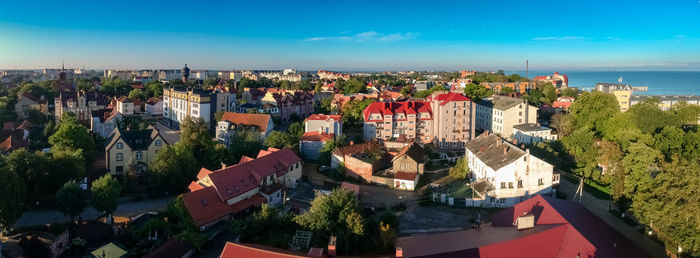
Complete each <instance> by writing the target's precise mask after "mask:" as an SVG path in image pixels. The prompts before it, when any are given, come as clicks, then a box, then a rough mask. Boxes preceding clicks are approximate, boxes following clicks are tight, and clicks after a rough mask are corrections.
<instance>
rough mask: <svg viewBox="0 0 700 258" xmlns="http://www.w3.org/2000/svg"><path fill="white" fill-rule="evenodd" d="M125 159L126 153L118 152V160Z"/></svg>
mask: <svg viewBox="0 0 700 258" xmlns="http://www.w3.org/2000/svg"><path fill="white" fill-rule="evenodd" d="M122 160H124V154H121V153H117V161H122Z"/></svg>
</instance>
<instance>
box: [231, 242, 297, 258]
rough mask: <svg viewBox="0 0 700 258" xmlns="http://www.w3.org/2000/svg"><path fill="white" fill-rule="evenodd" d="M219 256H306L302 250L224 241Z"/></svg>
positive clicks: (259, 257) (274, 257)
mask: <svg viewBox="0 0 700 258" xmlns="http://www.w3.org/2000/svg"><path fill="white" fill-rule="evenodd" d="M219 257H221V258H238V257H256V258H284V257H308V256H306V254H305V253H302V252H293V251H289V250H285V249H280V248H274V247H269V246H264V245H257V244H245V245H243V244H236V243H231V242H226V246H224V250H222V251H221V255H220V256H219Z"/></svg>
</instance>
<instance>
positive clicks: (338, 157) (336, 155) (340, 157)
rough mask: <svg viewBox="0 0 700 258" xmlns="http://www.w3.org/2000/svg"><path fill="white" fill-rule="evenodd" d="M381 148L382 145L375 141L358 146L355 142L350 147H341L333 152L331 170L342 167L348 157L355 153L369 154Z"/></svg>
mask: <svg viewBox="0 0 700 258" xmlns="http://www.w3.org/2000/svg"><path fill="white" fill-rule="evenodd" d="M380 147H382V145H381V144H380V143H379V142H377V141H375V140H371V141H368V142H365V143H358V144H353V142H350V145H348V146H343V147H339V148H336V149H335V150H333V153H332V155H331V168H332V169H336V168H338V167H339V166H340V165H342V164H343V163H345V157H346V156H349V155H353V154H355V153H362V152H367V151H369V150H371V149H376V148H380Z"/></svg>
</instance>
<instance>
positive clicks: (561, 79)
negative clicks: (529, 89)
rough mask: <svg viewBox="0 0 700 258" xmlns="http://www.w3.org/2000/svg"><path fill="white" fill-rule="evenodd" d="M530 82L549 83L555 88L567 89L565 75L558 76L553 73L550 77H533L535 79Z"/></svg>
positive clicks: (567, 80)
mask: <svg viewBox="0 0 700 258" xmlns="http://www.w3.org/2000/svg"><path fill="white" fill-rule="evenodd" d="M532 80H533V81H539V82H544V83H547V82H549V83H551V84H552V85H554V86H556V87H557V88H560V87H565V88H566V87H569V77H568V76H566V74H559V73H558V72H554V74H552V75H545V76H535V78H532Z"/></svg>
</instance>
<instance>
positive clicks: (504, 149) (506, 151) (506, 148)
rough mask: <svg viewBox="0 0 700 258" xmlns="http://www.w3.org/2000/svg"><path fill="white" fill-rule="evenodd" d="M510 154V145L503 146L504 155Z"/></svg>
mask: <svg viewBox="0 0 700 258" xmlns="http://www.w3.org/2000/svg"><path fill="white" fill-rule="evenodd" d="M506 154H508V147H506V146H503V155H506Z"/></svg>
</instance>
